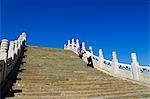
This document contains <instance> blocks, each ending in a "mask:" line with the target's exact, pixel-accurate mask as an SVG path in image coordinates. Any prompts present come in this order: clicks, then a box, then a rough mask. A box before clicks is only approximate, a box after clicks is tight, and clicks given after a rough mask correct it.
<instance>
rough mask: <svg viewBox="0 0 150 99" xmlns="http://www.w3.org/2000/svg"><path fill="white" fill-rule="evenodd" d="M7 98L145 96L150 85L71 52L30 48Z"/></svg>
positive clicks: (136, 98)
mask: <svg viewBox="0 0 150 99" xmlns="http://www.w3.org/2000/svg"><path fill="white" fill-rule="evenodd" d="M25 56H26V57H25V58H24V60H23V63H24V64H23V65H22V66H21V68H20V72H19V74H18V76H17V80H16V82H15V83H14V86H13V87H12V89H13V91H12V92H13V93H14V96H12V97H6V99H51V98H52V99H86V98H90V99H105V98H107V99H127V98H128V99H139V98H140V99H141V98H144V99H145V98H147V99H148V98H150V88H148V87H145V86H142V85H138V84H134V83H131V82H128V81H125V80H121V79H119V78H115V77H112V76H110V75H107V74H105V73H103V72H101V71H99V70H96V69H94V68H90V67H87V66H86V63H84V62H83V61H82V60H81V59H79V58H78V57H77V55H76V54H74V53H73V52H71V51H64V50H61V49H47V48H38V47H28V48H27V52H26V53H25Z"/></svg>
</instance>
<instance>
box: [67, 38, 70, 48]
mask: <svg viewBox="0 0 150 99" xmlns="http://www.w3.org/2000/svg"><path fill="white" fill-rule="evenodd" d="M70 45H71V44H70V40H68V46H67V48H68V49H70Z"/></svg>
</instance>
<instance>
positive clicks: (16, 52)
mask: <svg viewBox="0 0 150 99" xmlns="http://www.w3.org/2000/svg"><path fill="white" fill-rule="evenodd" d="M14 50H15V54H16V55H18V41H17V40H15V48H14Z"/></svg>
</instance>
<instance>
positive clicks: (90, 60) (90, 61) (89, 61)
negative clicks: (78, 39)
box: [78, 44, 93, 67]
mask: <svg viewBox="0 0 150 99" xmlns="http://www.w3.org/2000/svg"><path fill="white" fill-rule="evenodd" d="M78 54H79V57H80V58H81V59H82V57H83V54H86V55H87V62H88V63H87V66H90V67H93V62H92V50H91V49H89V50H88V51H87V52H86V51H85V50H83V49H82V44H80V46H79V48H78Z"/></svg>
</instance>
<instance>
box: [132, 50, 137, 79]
mask: <svg viewBox="0 0 150 99" xmlns="http://www.w3.org/2000/svg"><path fill="white" fill-rule="evenodd" d="M131 59H132V63H131V66H132V73H133V79H134V80H139V62H138V61H137V57H136V53H131Z"/></svg>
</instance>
